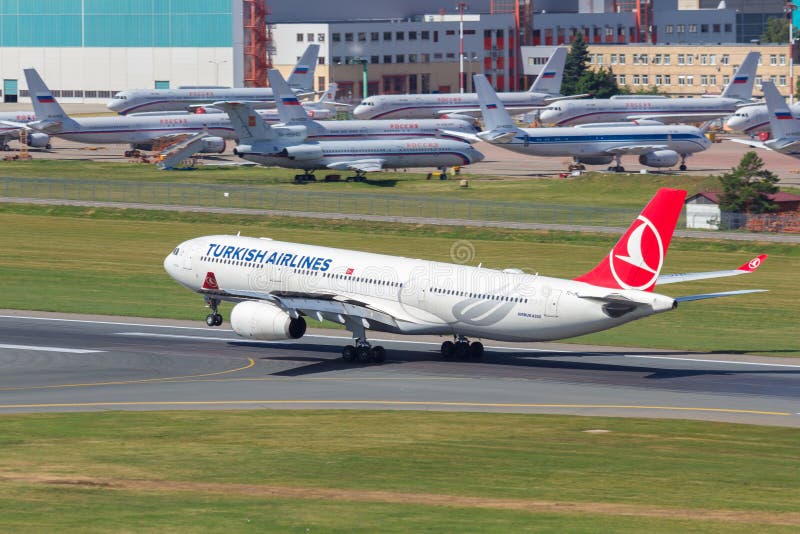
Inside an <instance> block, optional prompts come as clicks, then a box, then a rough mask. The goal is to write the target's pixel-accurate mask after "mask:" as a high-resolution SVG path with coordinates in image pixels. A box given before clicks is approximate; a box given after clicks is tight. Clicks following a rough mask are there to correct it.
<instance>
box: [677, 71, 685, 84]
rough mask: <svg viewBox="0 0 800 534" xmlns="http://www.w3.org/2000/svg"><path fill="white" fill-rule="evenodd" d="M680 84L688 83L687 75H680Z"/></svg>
mask: <svg viewBox="0 0 800 534" xmlns="http://www.w3.org/2000/svg"><path fill="white" fill-rule="evenodd" d="M678 85H686V76H684V75H683V74H681V75H679V76H678Z"/></svg>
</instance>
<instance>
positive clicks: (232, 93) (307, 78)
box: [108, 44, 319, 115]
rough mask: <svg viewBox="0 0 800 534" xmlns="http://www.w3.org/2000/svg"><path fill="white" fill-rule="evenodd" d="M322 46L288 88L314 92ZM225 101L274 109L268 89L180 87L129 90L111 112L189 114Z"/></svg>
mask: <svg viewBox="0 0 800 534" xmlns="http://www.w3.org/2000/svg"><path fill="white" fill-rule="evenodd" d="M318 55H319V45H318V44H310V45H308V48H306V51H305V52H304V53H303V55H302V57H301V58H300V61H298V62H297V65H295V68H294V70H293V71H292V74H291V76H290V77H289V85H290V86H292V88H293V89H295V90H296V91H297V92H298V93H301V94H312V93H313V92H314V71H315V69H316V65H317V56H318ZM222 100H236V101H246V102H253V105H254V106H255V107H274V101H273V97H272V89H270V88H268V87H235V88H230V87H181V88H178V89H130V90H127V91H120V92H119V93H117V94H115V95H114V96H113V97H112V99H111V102H109V103H108V108H109V109H110V110H112V111H116V112H117V113H119V114H120V115H126V114H128V113H134V112H143V111H190V110H191V109H192V108H194V107H197V106H199V105H202V104H211V103H212V102H218V101H222Z"/></svg>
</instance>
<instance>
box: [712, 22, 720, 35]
mask: <svg viewBox="0 0 800 534" xmlns="http://www.w3.org/2000/svg"><path fill="white" fill-rule="evenodd" d="M721 27H722V26H721V25H720V24H712V25H711V30H712V31H713V32H714V33H719V30H720V28H721Z"/></svg>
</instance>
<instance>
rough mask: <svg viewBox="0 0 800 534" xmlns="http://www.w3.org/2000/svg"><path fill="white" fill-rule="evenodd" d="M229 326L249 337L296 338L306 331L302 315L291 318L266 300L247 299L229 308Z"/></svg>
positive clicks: (270, 339) (269, 338) (268, 339)
mask: <svg viewBox="0 0 800 534" xmlns="http://www.w3.org/2000/svg"><path fill="white" fill-rule="evenodd" d="M231 328H233V331H234V332H236V333H237V334H239V335H240V336H242V337H247V338H250V339H261V340H264V341H275V340H279V339H298V338H301V337H303V334H305V333H306V320H305V319H303V318H302V317H298V318H297V319H292V318H291V317H290V316H289V314H288V313H286V312H285V311H283V310H281V309H280V308H278V307H276V306H273V305H272V304H269V303H267V302H258V301H254V300H247V301H245V302H240V303H239V304H237V305H236V306H234V307H233V310H231Z"/></svg>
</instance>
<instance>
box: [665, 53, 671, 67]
mask: <svg viewBox="0 0 800 534" xmlns="http://www.w3.org/2000/svg"><path fill="white" fill-rule="evenodd" d="M671 60H672V56H670V55H669V54H664V65H669V64H670V63H671V62H672V61H671Z"/></svg>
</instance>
